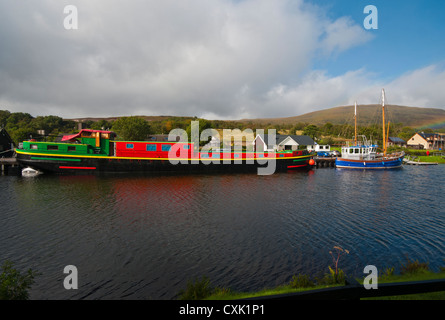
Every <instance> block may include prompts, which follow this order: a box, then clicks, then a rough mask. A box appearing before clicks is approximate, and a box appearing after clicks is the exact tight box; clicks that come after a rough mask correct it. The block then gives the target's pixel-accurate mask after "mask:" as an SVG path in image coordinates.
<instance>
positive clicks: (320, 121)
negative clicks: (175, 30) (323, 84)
mask: <svg viewBox="0 0 445 320" xmlns="http://www.w3.org/2000/svg"><path fill="white" fill-rule="evenodd" d="M381 117H382V107H381V105H376V104H373V105H359V106H357V123H358V125H370V124H380V121H381V119H382V118H381ZM385 117H386V119H387V120H389V121H391V122H392V123H403V125H404V126H407V127H413V128H429V127H431V128H433V127H434V128H436V129H439V128H445V110H443V109H433V108H417V107H405V106H397V105H388V106H386V107H385ZM240 121H242V122H247V121H251V122H255V123H264V124H266V123H271V124H288V123H298V122H303V123H305V122H306V123H309V124H315V125H317V126H320V125H324V124H325V123H327V122H330V123H332V124H345V123H350V124H351V125H353V121H354V106H342V107H336V108H330V109H325V110H320V111H314V112H310V113H306V114H303V115H300V116H295V117H287V118H270V119H242V120H240Z"/></svg>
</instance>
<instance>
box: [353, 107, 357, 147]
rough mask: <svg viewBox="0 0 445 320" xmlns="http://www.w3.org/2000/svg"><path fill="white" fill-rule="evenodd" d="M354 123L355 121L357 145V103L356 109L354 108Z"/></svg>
mask: <svg viewBox="0 0 445 320" xmlns="http://www.w3.org/2000/svg"><path fill="white" fill-rule="evenodd" d="M354 121H355V135H354V140H355V145H357V101H356V102H355V108H354Z"/></svg>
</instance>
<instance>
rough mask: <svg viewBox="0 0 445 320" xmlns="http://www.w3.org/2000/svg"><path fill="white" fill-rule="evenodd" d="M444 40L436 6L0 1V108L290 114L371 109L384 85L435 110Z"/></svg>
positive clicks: (273, 0) (441, 10)
mask: <svg viewBox="0 0 445 320" xmlns="http://www.w3.org/2000/svg"><path fill="white" fill-rule="evenodd" d="M368 4H373V5H375V7H376V8H377V9H378V20H377V21H378V29H377V30H375V29H369V30H368V29H366V28H365V26H364V20H365V18H366V17H367V16H368V14H366V13H364V12H363V10H364V8H365V7H366V5H368ZM67 5H74V6H75V7H76V8H77V17H78V25H77V29H66V28H65V26H66V24H65V25H64V22H65V23H66V22H70V23H71V22H73V20H69V21H67V20H68V19H67V18H70V17H72V12H71V11H70V12H64V8H65V7H66V6H67ZM69 25H72V24H69ZM444 34H445V3H444V1H436V0H429V1H420V0H419V1H418V0H409V1H401V0H393V1H383V0H375V1H369V0H368V1H361V0H351V1H347V0H336V1H327V0H326V1H324V0H318V1H315V0H314V1H309V0H307V1H303V0H162V1H159V0H67V1H64V0H0V109H2V110H9V111H11V112H28V113H30V114H31V115H33V116H39V115H58V116H61V117H65V118H75V117H111V116H128V115H177V116H198V117H203V118H208V119H241V118H261V117H291V116H296V115H300V114H304V113H307V112H311V111H316V110H320V109H326V108H331V107H336V106H341V105H348V104H353V103H354V101H357V102H358V103H359V104H369V103H379V98H380V90H381V88H383V87H384V88H385V90H386V93H387V99H388V103H390V104H399V105H407V106H418V107H433V108H442V109H445V89H444V88H445V63H444V62H445V56H444V52H445V36H444Z"/></svg>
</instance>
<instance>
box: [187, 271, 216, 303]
mask: <svg viewBox="0 0 445 320" xmlns="http://www.w3.org/2000/svg"><path fill="white" fill-rule="evenodd" d="M212 293H213V289H212V288H211V287H210V280H209V278H207V277H205V276H204V277H202V279H201V280H199V279H195V281H194V282H192V281H188V282H187V287H186V289H185V290H181V291H180V292H179V299H180V300H202V299H204V298H207V297H209V296H210V295H211V294H212Z"/></svg>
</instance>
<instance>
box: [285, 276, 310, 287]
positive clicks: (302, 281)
mask: <svg viewBox="0 0 445 320" xmlns="http://www.w3.org/2000/svg"><path fill="white" fill-rule="evenodd" d="M289 285H290V286H291V288H295V289H298V288H310V287H314V286H315V283H314V282H313V281H312V280H311V279H310V278H309V276H307V275H305V274H298V275H294V276H293V277H292V280H291V282H290V283H289Z"/></svg>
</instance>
